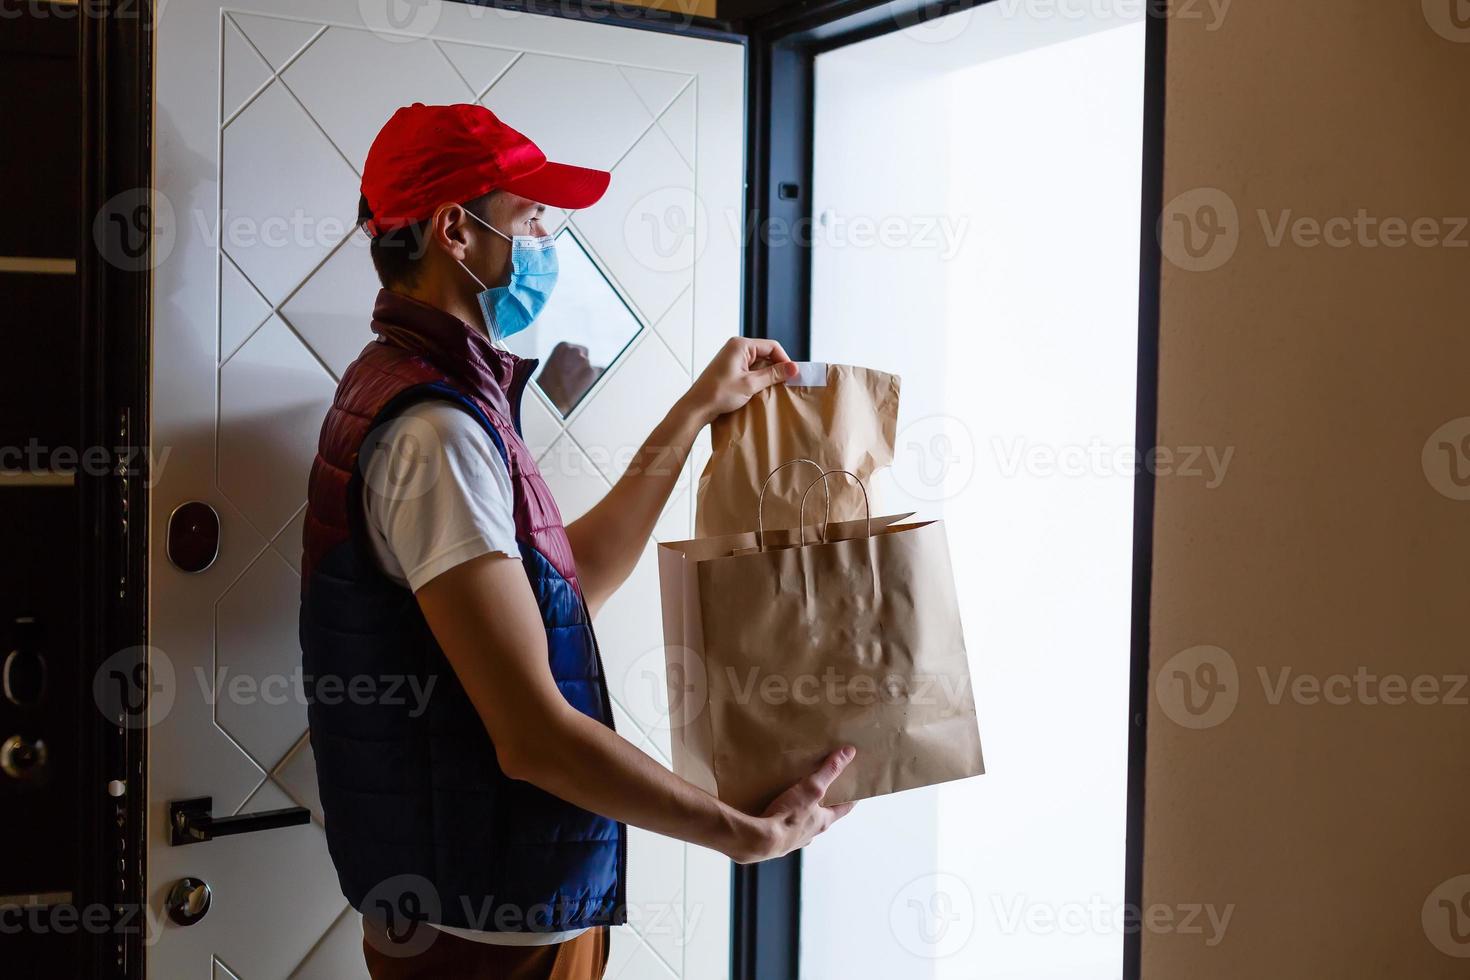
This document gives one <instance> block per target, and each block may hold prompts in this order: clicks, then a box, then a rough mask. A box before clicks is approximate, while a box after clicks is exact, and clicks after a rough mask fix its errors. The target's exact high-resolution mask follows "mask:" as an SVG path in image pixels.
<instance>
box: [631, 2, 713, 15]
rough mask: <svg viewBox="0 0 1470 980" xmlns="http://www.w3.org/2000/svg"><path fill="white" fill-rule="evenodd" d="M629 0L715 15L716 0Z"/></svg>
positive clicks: (646, 5)
mask: <svg viewBox="0 0 1470 980" xmlns="http://www.w3.org/2000/svg"><path fill="white" fill-rule="evenodd" d="M627 2H628V3H631V4H634V5H635V6H639V7H656V8H658V9H660V10H672V11H676V12H678V13H682V14H692V15H694V16H695V17H713V16H715V0H627Z"/></svg>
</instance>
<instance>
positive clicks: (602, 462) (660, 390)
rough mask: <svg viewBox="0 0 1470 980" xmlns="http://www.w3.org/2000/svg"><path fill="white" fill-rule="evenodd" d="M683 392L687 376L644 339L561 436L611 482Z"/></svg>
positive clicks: (652, 340) (653, 340)
mask: <svg viewBox="0 0 1470 980" xmlns="http://www.w3.org/2000/svg"><path fill="white" fill-rule="evenodd" d="M688 386H689V375H688V374H687V373H685V371H684V369H683V368H682V367H681V366H680V364H679V362H678V361H677V360H676V359H675V358H674V355H673V354H671V353H669V348H668V346H667V345H666V344H665V343H664V342H663V340H662V339H661V338H660V337H658V336H657V335H648V336H644V337H642V338H640V339H639V341H638V343H636V344H635V345H633V347H632V348H631V349H630V350H629V351H628V352H627V353H626V354H624V355H623V358H622V360H621V362H620V363H619V365H618V366H617V367H616V368H614V369H613V370H612V371H610V372H609V373H608V375H607V377H606V378H605V379H603V381H602V385H601V387H600V388H599V390H598V391H596V392H594V393H593V395H592V396H591V398H590V399H589V401H588V405H587V406H586V408H584V409H583V410H582V411H580V412H578V413H577V416H576V418H574V419H572V420H571V422H570V423H569V424H568V426H567V431H569V432H570V433H571V434H572V436H573V437H574V438H576V440H577V443H578V444H579V445H580V446H581V447H582V448H583V450H585V451H586V452H587V454H588V455H590V456H591V457H592V460H593V462H595V463H596V464H597V465H598V467H599V468H600V469H601V471H602V473H603V475H604V476H605V477H606V478H607V480H608V481H609V482H612V481H614V480H616V479H617V478H618V477H620V476H622V474H623V471H624V470H625V469H627V467H628V463H629V462H631V461H632V458H633V452H634V451H635V450H636V449H637V448H638V446H639V444H640V443H641V442H642V440H643V438H644V437H645V436H647V435H648V433H649V432H651V431H653V427H654V426H655V425H657V424H658V423H659V422H660V421H661V420H662V419H663V416H664V413H665V412H667V411H668V410H669V406H670V405H672V404H674V402H675V401H677V400H678V398H679V396H680V395H682V394H683V393H684V390H685V389H686V388H688Z"/></svg>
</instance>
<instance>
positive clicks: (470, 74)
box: [437, 41, 517, 99]
mask: <svg viewBox="0 0 1470 980" xmlns="http://www.w3.org/2000/svg"><path fill="white" fill-rule="evenodd" d="M437 43H438V45H439V50H440V51H443V52H444V57H446V58H448V59H449V63H450V64H452V65H453V66H454V68H455V70H456V71H458V72H459V77H461V78H463V79H464V80H465V84H466V85H468V86H469V87H470V90H471V91H472V92H474V97H475V98H476V99H478V98H479V97H480V96H482V95H484V94H485V92H486V91H487V90H488V89H489V88H490V86H491V85H494V84H495V80H496V79H497V78H499V77H500V76H501V75H504V74H505V70H506V69H507V68H509V67H510V66H511V64H512V63H513V62H514V61H515V60H516V58H517V54H516V52H514V51H507V50H505V49H504V48H486V47H481V46H480V45H478V44H455V43H453V42H450V41H439V42H437Z"/></svg>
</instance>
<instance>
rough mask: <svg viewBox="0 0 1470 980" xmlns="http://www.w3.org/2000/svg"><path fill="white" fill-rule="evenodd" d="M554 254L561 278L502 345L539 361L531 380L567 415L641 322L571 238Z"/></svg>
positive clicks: (563, 238) (564, 236) (566, 235)
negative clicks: (537, 313)
mask: <svg viewBox="0 0 1470 980" xmlns="http://www.w3.org/2000/svg"><path fill="white" fill-rule="evenodd" d="M556 251H557V261H558V264H559V266H560V274H559V276H558V278H557V286H556V290H555V291H554V292H553V293H552V294H551V300H550V302H548V303H547V305H546V309H545V310H544V311H542V313H541V315H540V316H539V317H537V318H536V322H535V323H533V324H531V326H530V327H528V328H526V329H525V330H523V331H521V332H520V333H518V334H516V335H514V336H513V337H511V338H509V339H508V340H507V341H506V347H508V348H509V349H510V350H512V351H514V352H515V353H517V354H519V355H521V356H522V357H534V358H538V359H540V361H541V366H540V367H539V368H538V369H537V371H536V374H535V376H534V378H533V381H534V383H535V385H536V386H537V387H538V388H539V389H540V390H541V392H542V394H544V395H545V396H546V398H547V400H548V401H549V402H550V403H551V404H552V405H553V406H554V407H555V408H556V409H557V411H559V412H560V413H561V414H562V415H563V416H567V415H570V414H571V413H572V411H573V409H575V408H576V407H577V404H578V403H579V402H581V400H582V399H583V398H584V397H586V396H587V393H588V392H589V391H591V390H592V388H593V387H594V386H595V385H596V384H597V383H598V381H599V380H600V379H601V377H602V376H603V375H604V374H605V373H606V372H607V371H608V370H609V369H610V368H612V366H613V365H614V364H615V363H616V362H617V360H618V358H619V356H621V355H622V353H623V352H624V351H625V350H627V349H628V347H629V345H630V344H631V343H632V341H633V338H634V337H636V336H637V335H638V332H639V331H640V330H642V329H643V324H641V323H639V322H638V318H637V317H636V316H634V315H633V311H632V310H630V309H628V305H627V304H626V303H625V302H623V298H622V297H621V296H619V295H618V291H617V290H616V289H614V288H613V285H612V283H610V282H608V280H607V277H606V276H605V275H603V273H602V270H600V269H598V268H597V266H596V264H595V263H593V261H592V259H591V257H590V256H588V254H587V251H586V250H585V249H584V248H583V247H582V244H581V242H579V241H578V240H577V236H576V235H573V234H572V233H571V232H570V231H564V232H562V233H561V234H560V235H558V236H557V238H556Z"/></svg>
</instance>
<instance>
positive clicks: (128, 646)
mask: <svg viewBox="0 0 1470 980" xmlns="http://www.w3.org/2000/svg"><path fill="white" fill-rule="evenodd" d="M458 2H469V3H476V4H479V5H483V6H495V7H502V8H507V9H514V10H520V11H525V12H529V13H538V14H545V15H552V16H562V17H571V18H574V19H580V20H596V21H601V22H607V23H614V24H617V25H619V26H624V27H630V28H635V29H641V30H656V31H665V32H672V33H679V34H684V35H687V36H693V37H703V38H709V39H713V40H725V41H732V42H736V43H742V44H744V45H745V46H746V51H747V93H748V102H749V105H748V113H747V120H746V124H747V139H748V146H747V156H746V179H747V199H746V206H747V215H746V220H747V231H748V232H749V231H751V230H754V231H756V232H759V231H760V230H762V229H765V228H768V227H770V226H771V224H772V223H773V222H774V223H778V224H780V225H781V226H784V227H788V228H797V227H803V226H804V224H805V223H808V222H810V221H811V218H812V215H811V204H810V186H811V175H812V122H813V113H814V100H813V85H812V80H813V65H814V59H815V56H816V55H817V54H818V53H820V52H821V51H825V50H830V49H832V48H835V47H840V46H842V45H844V44H849V43H853V42H855V41H859V40H863V39H866V38H869V37H875V36H878V35H880V34H883V33H887V32H889V31H893V30H897V29H901V28H903V27H906V26H910V25H913V24H918V23H923V22H925V21H927V20H929V19H931V18H934V17H938V16H943V15H945V14H949V13H954V12H958V11H960V10H964V9H967V8H969V7H972V6H976V5H977V4H978V3H982V2H988V0H930V2H925V0H890V2H883V0H818V2H815V3H805V4H799V5H797V6H795V7H794V8H793V9H791V10H789V11H775V12H772V13H770V14H766V15H763V16H759V17H754V18H751V19H749V20H744V21H739V22H731V21H725V20H713V19H708V18H701V17H693V16H689V15H685V14H681V13H678V12H670V11H662V10H653V9H648V8H642V7H636V6H632V5H631V4H628V3H626V2H619V0H575V2H573V0H565V2H559V0H458ZM1147 6H1148V10H1149V17H1148V25H1147V41H1146V59H1147V66H1146V76H1145V98H1144V154H1143V207H1142V214H1141V215H1140V222H1141V232H1142V233H1141V235H1140V252H1141V255H1140V258H1141V264H1140V276H1139V329H1138V400H1137V433H1136V438H1135V441H1136V445H1137V446H1138V447H1139V448H1140V449H1147V448H1151V447H1153V446H1154V445H1155V444H1156V434H1155V433H1156V424H1157V373H1158V313H1159V261H1160V254H1159V247H1158V239H1157V236H1156V229H1157V225H1158V219H1159V215H1160V212H1161V207H1162V190H1163V122H1164V45H1165V32H1166V29H1167V23H1166V18H1165V17H1164V16H1163V14H1162V13H1161V9H1162V8H1161V7H1160V6H1159V5H1156V4H1153V3H1150V4H1149V5H1147ZM86 7H87V12H86V14H85V15H84V16H82V17H80V20H81V25H80V26H81V30H80V32H79V35H80V40H79V44H80V60H81V65H82V71H83V79H82V101H83V139H82V152H83V161H84V169H83V180H82V185H83V191H82V208H81V213H82V227H81V228H80V229H79V233H80V240H81V241H82V242H83V243H84V247H83V249H82V250H81V256H80V260H79V262H78V275H79V277H80V278H79V282H80V285H81V291H82V321H81V323H80V325H79V329H80V330H81V333H82V340H81V349H82V356H83V384H84V389H85V391H84V395H83V401H84V404H83V440H82V442H83V445H88V446H101V447H106V448H107V449H108V450H109V452H110V453H111V454H112V457H113V460H114V465H113V467H112V469H111V471H110V472H108V473H105V474H102V473H94V474H91V475H86V474H79V475H78V478H77V486H78V490H79V496H80V499H81V504H82V511H83V516H82V519H81V528H80V531H81V535H82V536H81V540H82V541H89V542H93V543H94V544H95V546H94V547H92V548H89V549H86V550H85V551H84V553H83V554H82V556H81V559H82V582H83V586H82V591H81V595H80V596H79V603H78V615H79V620H80V628H81V636H82V638H83V639H82V650H83V663H82V665H81V676H84V677H90V676H94V675H95V674H96V672H97V671H99V670H100V669H102V667H103V665H104V662H105V663H106V665H107V668H108V669H109V671H121V672H122V673H123V674H125V675H128V676H134V677H138V678H143V675H141V674H133V673H131V672H132V671H133V670H135V669H137V668H139V667H140V666H142V665H143V663H144V660H143V651H144V648H145V645H146V643H147V614H148V596H147V591H146V590H147V570H148V556H147V545H148V527H147V518H148V513H149V500H148V487H149V485H150V482H151V481H150V473H149V454H148V447H149V433H148V418H149V416H148V407H149V381H150V377H149V359H148V353H149V346H150V340H151V335H150V321H149V315H150V307H151V296H150V289H149V285H150V280H151V275H150V272H149V267H150V263H149V256H148V255H147V251H146V250H147V244H146V242H145V244H144V246H143V249H144V251H143V253H142V254H141V255H139V254H137V253H132V252H130V253H129V254H128V255H127V257H126V261H119V260H118V256H117V253H116V252H115V251H114V249H115V248H116V247H117V243H115V242H114V243H113V244H112V245H111V246H109V245H107V244H104V239H105V232H104V230H103V229H102V227H101V226H100V225H99V222H98V221H97V220H94V219H98V218H99V216H105V217H106V218H109V219H112V220H113V221H115V222H116V223H117V224H118V226H119V227H121V228H122V230H123V233H126V232H127V231H129V230H131V231H134V232H146V230H147V228H148V224H147V222H148V217H147V213H146V211H143V210H140V207H141V206H142V205H145V204H146V194H147V190H148V189H149V188H150V186H151V180H152V153H153V147H152V141H151V136H152V102H153V92H152V78H153V64H152V50H153V36H152V27H153V23H152V9H153V0H94V2H93V3H91V4H89V5H86ZM114 214H115V215H117V216H118V217H117V218H112V216H113V215H114ZM139 222H141V224H139ZM748 240H749V242H750V246H749V247H748V248H747V249H746V253H745V257H744V258H745V268H744V277H745V290H744V307H745V308H744V312H743V324H744V331H745V333H746V334H747V335H750V336H762V337H772V338H775V339H777V340H780V341H781V343H782V344H783V346H784V347H785V348H786V349H787V350H788V351H789V352H790V353H791V355H792V356H793V357H796V358H805V357H807V356H808V353H809V350H810V328H811V324H810V310H809V302H810V298H811V267H810V250H809V248H807V247H806V246H804V245H802V244H799V243H796V242H794V241H793V240H792V236H782V244H779V245H773V244H772V242H771V241H770V240H768V239H767V237H766V236H764V235H762V234H759V233H756V234H753V235H749V239H748ZM1140 455H1142V454H1140ZM1153 501H1154V482H1153V477H1152V475H1151V474H1150V473H1149V472H1148V471H1146V470H1140V471H1139V472H1138V474H1137V477H1136V479H1135V495H1134V546H1133V555H1134V557H1133V608H1132V667H1131V683H1130V705H1129V717H1128V719H1119V723H1120V724H1127V725H1128V726H1129V768H1128V820H1127V838H1128V839H1127V853H1128V858H1127V868H1126V872H1125V875H1126V892H1125V900H1126V901H1127V902H1128V903H1129V905H1130V906H1132V907H1137V905H1138V903H1139V901H1140V897H1141V892H1142V875H1143V851H1142V832H1143V804H1144V799H1143V788H1144V781H1143V776H1144V769H1143V762H1144V750H1145V742H1146V731H1145V727H1144V726H1145V723H1146V719H1147V697H1148V626H1149V594H1150V583H1151V568H1152V554H1153V533H1152V532H1153ZM129 657H131V658H132V659H131V660H129V659H128V658H129ZM119 658H121V659H119ZM139 693H140V694H144V693H146V684H145V686H144V687H143V688H141V689H140V691H139ZM84 717H88V718H91V719H92V723H91V727H90V729H89V730H88V731H86V732H83V733H82V736H83V737H82V743H83V744H84V745H85V746H86V747H87V750H86V751H87V757H86V758H85V759H84V760H82V762H83V766H84V776H83V785H84V787H87V788H88V791H87V793H84V795H83V808H84V810H85V815H84V819H85V821H86V826H88V827H89V828H91V829H92V830H93V831H95V833H92V834H89V835H88V838H87V839H86V840H84V841H82V842H80V846H81V847H83V848H84V849H85V851H86V853H85V855H84V860H85V867H86V868H87V869H88V871H89V876H88V878H87V879H86V880H85V881H84V882H83V883H82V885H81V888H80V890H79V893H78V896H77V904H78V905H79V906H80V907H81V908H83V909H86V908H91V907H97V908H105V909H108V910H109V911H110V916H109V926H108V928H107V929H106V930H96V931H85V930H84V931H82V932H81V933H79V937H80V938H81V939H82V940H83V941H85V942H86V943H87V946H88V948H87V951H86V963H87V969H88V974H87V975H88V976H93V977H98V978H103V977H107V978H120V980H122V978H125V980H141V978H142V977H143V975H144V972H143V969H144V960H143V957H144V952H145V947H144V941H145V938H146V934H147V927H146V915H145V913H146V910H147V908H148V905H147V895H146V894H145V883H146V880H147V873H146V856H147V829H146V828H147V823H146V821H147V816H148V814H147V812H146V806H147V799H146V794H145V792H144V787H145V786H146V781H145V780H146V769H145V767H146V759H147V731H146V728H145V727H143V726H139V725H129V724H119V723H118V722H117V720H115V719H109V718H105V717H103V715H102V713H101V712H100V711H99V712H96V713H88V714H86V715H84ZM119 786H121V787H122V793H121V795H117V796H114V795H112V794H113V793H114V792H117V791H118V787H119ZM732 899H733V902H732V918H733V921H732V940H731V977H732V980H797V970H798V966H797V963H798V960H797V954H798V949H799V942H800V914H799V913H800V900H801V862H800V857H799V855H793V856H791V857H788V858H783V859H781V860H778V861H769V862H765V863H763V864H758V865H748V866H737V867H735V869H734V874H733V875H732ZM1140 949H1141V935H1140V934H1139V933H1138V932H1130V933H1128V934H1127V936H1126V937H1125V943H1124V971H1123V976H1124V978H1125V980H1137V977H1138V976H1139V953H1140Z"/></svg>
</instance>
